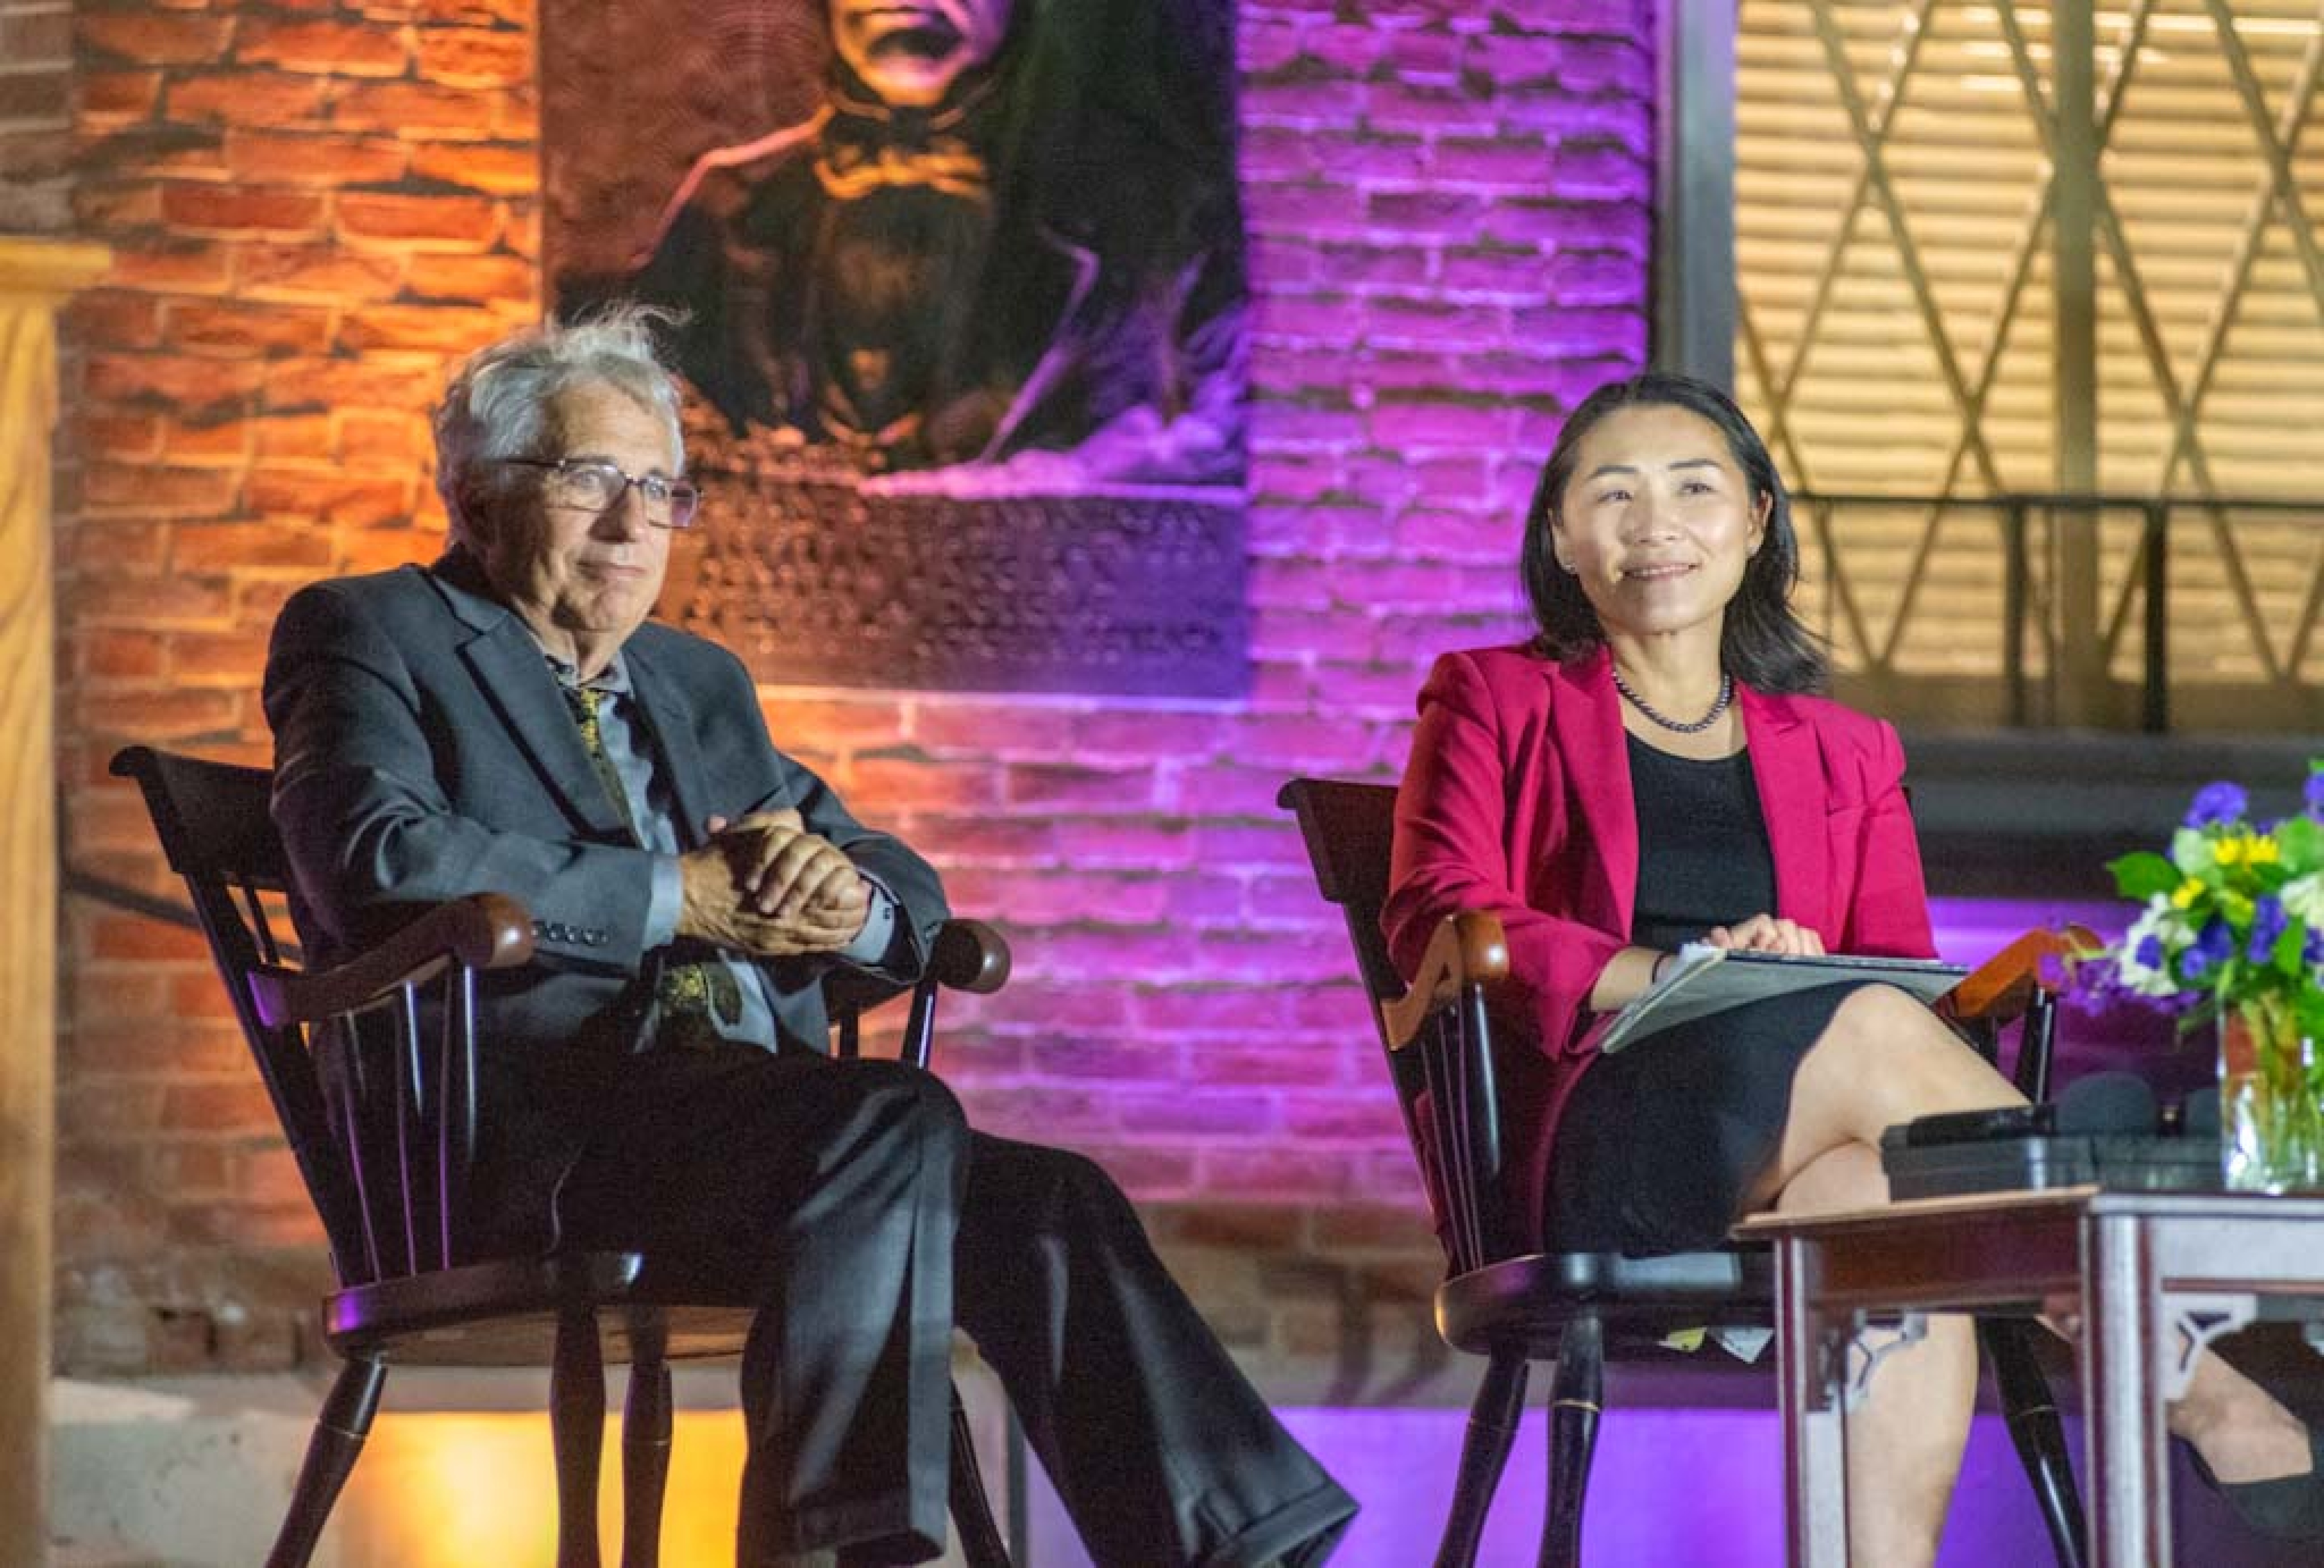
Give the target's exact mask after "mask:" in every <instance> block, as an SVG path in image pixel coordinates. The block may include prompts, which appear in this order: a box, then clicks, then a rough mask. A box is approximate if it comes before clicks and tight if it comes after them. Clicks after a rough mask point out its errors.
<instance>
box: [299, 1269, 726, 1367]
mask: <svg viewBox="0 0 2324 1568" xmlns="http://www.w3.org/2000/svg"><path fill="white" fill-rule="evenodd" d="M575 1305H590V1306H593V1307H595V1309H597V1312H596V1315H597V1326H598V1338H599V1341H600V1342H601V1344H602V1346H603V1348H604V1360H606V1361H608V1362H614V1363H619V1362H623V1361H627V1360H630V1359H631V1357H630V1345H631V1342H632V1338H633V1337H636V1336H637V1335H638V1334H641V1333H650V1334H651V1335H652V1336H653V1337H654V1338H656V1339H658V1340H659V1341H660V1342H661V1344H660V1349H661V1354H662V1356H663V1358H664V1359H666V1360H696V1359H700V1358H703V1357H706V1356H731V1355H736V1354H739V1353H740V1352H741V1351H742V1341H743V1338H744V1336H745V1335H746V1334H747V1333H749V1332H750V1327H751V1318H752V1313H753V1311H754V1310H755V1309H754V1308H753V1306H752V1303H751V1302H750V1300H749V1298H748V1297H747V1296H744V1295H742V1294H740V1293H735V1294H733V1295H730V1296H727V1298H726V1299H724V1300H721V1299H717V1298H716V1297H715V1296H712V1295H711V1294H710V1293H707V1292H705V1290H704V1289H703V1288H702V1286H701V1282H700V1281H699V1280H698V1279H689V1280H688V1281H687V1286H686V1288H685V1289H684V1290H683V1291H682V1292H681V1291H679V1290H678V1289H676V1288H671V1289H668V1290H662V1289H657V1288H656V1285H655V1270H654V1269H653V1268H652V1267H651V1265H650V1261H649V1259H647V1257H646V1255H645V1254H643V1253H639V1252H570V1253H560V1254H558V1255H555V1256H552V1257H546V1258H515V1259H500V1260H496V1261H493V1262H489V1263H472V1264H468V1265H466V1266H465V1267H463V1268H443V1269H437V1270H433V1271H431V1272H429V1273H426V1274H416V1275H410V1276H406V1277H401V1278H397V1279H384V1280H381V1281H379V1282H377V1283H376V1284H372V1285H358V1286H352V1287H348V1288H346V1289H345V1290H339V1291H335V1292H333V1293H332V1294H331V1295H330V1296H327V1297H326V1298H325V1299H324V1303H323V1334H324V1337H325V1339H326V1340H327V1341H328V1342H329V1343H330V1346H331V1348H332V1349H333V1350H334V1351H337V1352H338V1353H339V1354H340V1355H342V1356H358V1355H360V1356H368V1357H372V1358H374V1359H376V1360H383V1361H386V1362H389V1363H391V1364H395V1365H402V1366H442V1367H522V1366H533V1367H538V1366H542V1365H545V1364H547V1363H548V1362H549V1360H550V1359H551V1357H552V1353H553V1351H554V1350H555V1347H556V1343H557V1330H558V1316H559V1314H560V1309H562V1308H564V1307H567V1306H575Z"/></svg>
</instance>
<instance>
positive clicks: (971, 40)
mask: <svg viewBox="0 0 2324 1568" xmlns="http://www.w3.org/2000/svg"><path fill="white" fill-rule="evenodd" d="M1012 5H1013V0H831V39H832V44H833V46H834V47H835V49H837V50H838V51H839V58H840V59H841V60H844V61H845V62H846V63H847V68H848V69H850V70H852V71H853V72H854V73H855V74H856V76H858V77H859V78H862V82H863V85H864V86H866V87H868V88H871V90H872V91H873V92H875V93H877V94H879V95H880V97H881V99H882V100H883V101H885V102H887V103H890V104H895V105H898V106H901V107H905V108H926V107H927V106H929V105H931V104H935V103H937V102H940V101H941V100H942V99H943V97H944V96H945V94H946V93H948V92H950V91H951V90H952V86H953V83H954V81H956V80H958V79H959V77H960V74H961V72H963V71H964V70H972V69H975V68H976V67H978V66H981V65H983V64H984V63H985V62H986V61H988V60H991V58H992V57H993V56H994V55H995V54H997V53H999V52H1000V50H1001V40H1002V39H1003V38H1004V37H1006V36H1007V34H1008V32H1009V16H1010V10H1011V8H1012Z"/></svg>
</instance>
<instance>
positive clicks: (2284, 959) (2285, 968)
mask: <svg viewBox="0 0 2324 1568" xmlns="http://www.w3.org/2000/svg"><path fill="white" fill-rule="evenodd" d="M2306 945H2308V927H2305V926H2303V925H2301V923H2300V922H2299V921H2297V920H2293V921H2292V922H2291V923H2289V924H2288V925H2286V926H2285V927H2283V934H2282V936H2278V937H2277V938H2276V939H2275V947H2274V949H2273V951H2272V952H2270V953H2269V954H2268V958H2269V961H2270V963H2271V964H2273V967H2274V968H2275V970H2276V972H2277V973H2281V974H2282V975H2284V976H2286V977H2287V978H2291V979H2295V980H2296V979H2298V978H2299V975H2300V954H2301V949H2302V948H2303V947H2305V946H2306Z"/></svg>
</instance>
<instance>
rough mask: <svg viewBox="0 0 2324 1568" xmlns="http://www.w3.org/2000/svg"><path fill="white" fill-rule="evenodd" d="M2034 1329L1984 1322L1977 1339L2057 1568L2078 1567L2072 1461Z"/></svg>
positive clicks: (2078, 1518) (2082, 1544) (2016, 1321)
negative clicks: (2036, 1353) (2035, 1349)
mask: <svg viewBox="0 0 2324 1568" xmlns="http://www.w3.org/2000/svg"><path fill="white" fill-rule="evenodd" d="M1977 1337H1978V1339H1979V1340H1980V1341H1981V1342H1983V1343H1984V1346H1985V1359H1986V1363H1987V1365H1988V1366H1990V1367H1991V1368H1992V1369H1993V1386H1994V1388H1995V1389H1996V1390H1997V1391H1998V1392H1999V1394H2000V1396H2001V1413H2002V1417H2003V1419H2004V1421H2005V1423H2006V1425H2007V1426H2008V1427H2009V1437H2010V1441H2011V1442H2013V1443H2015V1444H2016V1445H2017V1457H2018V1460H2019V1461H2020V1462H2022V1463H2023V1464H2024V1466H2025V1479H2026V1480H2029V1481H2031V1482H2032V1483H2033V1501H2034V1503H2035V1505H2036V1506H2037V1507H2039V1508H2041V1510H2042V1522H2043V1524H2044V1525H2047V1526H2049V1527H2050V1546H2051V1549H2052V1551H2053V1552H2055V1553H2056V1554H2057V1558H2058V1568H2082V1563H2084V1561H2086V1560H2087V1558H2088V1556H2089V1537H2088V1536H2086V1535H2085V1534H2084V1529H2085V1526H2084V1524H2083V1521H2082V1499H2081V1494H2080V1492H2079V1491H2077V1490H2075V1487H2074V1467H2073V1462H2072V1461H2071V1460H2070V1458H2069V1457H2068V1456H2067V1453H2066V1428H2065V1425H2064V1423H2063V1422H2061V1420H2060V1419H2059V1418H2058V1405H2057V1401H2056V1400H2054V1399H2052V1397H2051V1396H2050V1380H2049V1379H2047V1378H2045V1377H2043V1375H2042V1364H2041V1362H2040V1361H2039V1360H2036V1359H2035V1358H2034V1354H2033V1324H2030V1323H2028V1322H2026V1321H2025V1320H2024V1319H2023V1318H1990V1317H1982V1318H1979V1319H1978V1322H1977Z"/></svg>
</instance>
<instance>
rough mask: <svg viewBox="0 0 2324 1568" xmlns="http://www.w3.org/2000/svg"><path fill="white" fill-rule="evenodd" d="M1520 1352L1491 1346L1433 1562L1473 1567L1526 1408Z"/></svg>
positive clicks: (1523, 1361) (1523, 1360)
mask: <svg viewBox="0 0 2324 1568" xmlns="http://www.w3.org/2000/svg"><path fill="white" fill-rule="evenodd" d="M1525 1391H1526V1358H1525V1352H1524V1351H1517V1350H1501V1351H1494V1352H1493V1359H1492V1361H1491V1362H1490V1364H1489V1365H1488V1366H1487V1367H1486V1368H1485V1376H1484V1379H1483V1381H1481V1382H1480V1383H1479V1384H1478V1385H1477V1397H1476V1399H1475V1400H1474V1401H1473V1402H1472V1403H1471V1405H1470V1407H1469V1432H1468V1435H1467V1436H1465V1437H1463V1438H1462V1440H1461V1469H1460V1472H1459V1474H1458V1475H1457V1476H1456V1477H1455V1478H1454V1480H1453V1482H1452V1517H1450V1518H1448V1519H1446V1520H1445V1521H1444V1538H1443V1541H1442V1542H1440V1543H1439V1544H1438V1545H1437V1547H1436V1568H1473V1564H1474V1563H1476V1561H1477V1547H1478V1545H1479V1544H1480V1541H1481V1540H1482V1538H1483V1536H1484V1533H1485V1516H1486V1514H1487V1513H1489V1512H1490V1511H1491V1509H1492V1506H1493V1489H1494V1488H1496V1487H1498V1486H1499V1485H1500V1484H1501V1470H1502V1468H1503V1467H1504V1466H1505V1465H1507V1464H1508V1460H1509V1444H1510V1443H1514V1442H1516V1441H1517V1421H1518V1419H1519V1418H1520V1417H1521V1416H1523V1415H1524V1414H1525Z"/></svg>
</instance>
